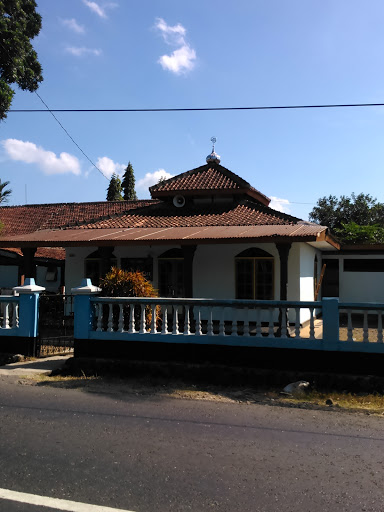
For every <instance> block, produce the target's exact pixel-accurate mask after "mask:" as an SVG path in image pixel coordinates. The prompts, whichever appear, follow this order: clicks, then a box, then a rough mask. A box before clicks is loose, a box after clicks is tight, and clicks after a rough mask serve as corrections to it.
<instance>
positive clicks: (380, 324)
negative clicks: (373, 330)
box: [377, 311, 383, 343]
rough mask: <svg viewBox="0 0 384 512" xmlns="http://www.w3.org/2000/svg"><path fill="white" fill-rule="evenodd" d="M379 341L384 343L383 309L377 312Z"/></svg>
mask: <svg viewBox="0 0 384 512" xmlns="http://www.w3.org/2000/svg"><path fill="white" fill-rule="evenodd" d="M377 343H383V316H382V311H378V312H377Z"/></svg>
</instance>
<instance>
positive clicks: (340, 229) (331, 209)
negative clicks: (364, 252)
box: [309, 193, 384, 244]
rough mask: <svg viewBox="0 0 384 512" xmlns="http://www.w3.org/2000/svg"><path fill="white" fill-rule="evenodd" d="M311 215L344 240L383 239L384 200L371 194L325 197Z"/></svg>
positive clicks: (318, 202) (371, 240) (353, 242)
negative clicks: (380, 201) (378, 199)
mask: <svg viewBox="0 0 384 512" xmlns="http://www.w3.org/2000/svg"><path fill="white" fill-rule="evenodd" d="M309 219H310V220H312V221H314V222H318V223H319V224H322V225H323V226H328V227H329V228H330V229H331V230H332V231H333V232H334V233H335V235H336V236H337V237H338V238H339V239H340V240H341V241H342V242H343V243H348V244H357V243H384V204H383V203H379V202H378V201H377V199H376V198H373V197H372V196H370V195H369V194H363V193H361V194H358V195H356V194H354V193H352V194H351V196H350V197H349V196H340V198H337V197H336V196H332V195H330V196H328V197H322V198H320V199H319V200H318V201H317V204H316V206H315V207H314V208H313V210H312V211H311V213H310V214H309Z"/></svg>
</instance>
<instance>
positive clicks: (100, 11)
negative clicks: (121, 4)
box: [83, 0, 118, 18]
mask: <svg viewBox="0 0 384 512" xmlns="http://www.w3.org/2000/svg"><path fill="white" fill-rule="evenodd" d="M83 3H84V4H85V5H86V6H87V7H89V8H90V9H91V11H93V12H94V13H95V14H97V15H98V16H100V18H108V16H107V13H106V9H111V8H113V7H117V5H118V4H117V3H115V2H107V3H104V4H103V7H101V6H100V5H99V4H98V3H96V2H92V1H91V0H83Z"/></svg>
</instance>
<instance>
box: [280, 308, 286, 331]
mask: <svg viewBox="0 0 384 512" xmlns="http://www.w3.org/2000/svg"><path fill="white" fill-rule="evenodd" d="M281 337H282V338H286V337H287V308H281Z"/></svg>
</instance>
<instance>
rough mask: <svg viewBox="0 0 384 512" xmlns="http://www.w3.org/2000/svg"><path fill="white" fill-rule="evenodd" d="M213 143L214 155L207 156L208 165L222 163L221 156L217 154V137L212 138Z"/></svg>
mask: <svg viewBox="0 0 384 512" xmlns="http://www.w3.org/2000/svg"><path fill="white" fill-rule="evenodd" d="M211 142H212V153H211V154H210V155H208V156H207V158H206V160H207V164H209V163H211V162H212V163H213V162H216V163H218V164H219V163H220V156H219V155H218V154H217V153H215V144H216V137H211Z"/></svg>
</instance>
